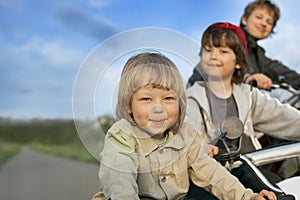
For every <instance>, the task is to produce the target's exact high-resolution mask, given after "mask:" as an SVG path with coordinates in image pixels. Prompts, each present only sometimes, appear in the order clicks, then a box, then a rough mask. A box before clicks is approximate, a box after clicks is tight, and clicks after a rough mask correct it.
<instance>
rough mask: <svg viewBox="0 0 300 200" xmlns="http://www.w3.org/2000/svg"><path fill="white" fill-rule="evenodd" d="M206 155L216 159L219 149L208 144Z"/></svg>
mask: <svg viewBox="0 0 300 200" xmlns="http://www.w3.org/2000/svg"><path fill="white" fill-rule="evenodd" d="M206 153H207V155H208V156H209V157H212V158H213V157H214V156H215V155H217V154H218V153H219V148H218V147H217V146H214V145H212V144H206Z"/></svg>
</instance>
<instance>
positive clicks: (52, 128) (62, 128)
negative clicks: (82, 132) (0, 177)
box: [0, 116, 113, 164]
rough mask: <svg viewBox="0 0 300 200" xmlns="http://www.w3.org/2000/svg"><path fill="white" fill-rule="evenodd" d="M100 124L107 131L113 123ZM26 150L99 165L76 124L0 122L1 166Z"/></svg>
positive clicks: (66, 121)
mask: <svg viewBox="0 0 300 200" xmlns="http://www.w3.org/2000/svg"><path fill="white" fill-rule="evenodd" d="M104 117H105V118H108V119H110V118H109V117H108V116H104ZM101 122H105V124H101ZM99 123H100V126H101V127H102V128H103V130H107V129H108V128H109V127H110V125H111V124H112V123H113V120H111V119H110V120H103V118H99ZM22 146H28V147H30V148H31V149H33V150H35V151H40V152H44V153H49V154H55V155H59V156H64V157H68V158H72V159H77V160H82V161H87V162H98V161H97V160H96V159H95V158H94V157H93V156H92V155H91V154H90V153H89V152H88V151H87V150H86V149H85V147H84V146H83V144H82V142H81V140H80V138H79V136H78V134H77V131H76V127H75V125H74V121H73V120H66V119H64V120H61V119H51V120H41V119H34V120H11V119H7V118H0V164H2V163H3V162H5V161H6V160H7V159H9V158H10V157H11V156H13V155H15V154H17V153H18V152H19V151H20V149H21V147H22Z"/></svg>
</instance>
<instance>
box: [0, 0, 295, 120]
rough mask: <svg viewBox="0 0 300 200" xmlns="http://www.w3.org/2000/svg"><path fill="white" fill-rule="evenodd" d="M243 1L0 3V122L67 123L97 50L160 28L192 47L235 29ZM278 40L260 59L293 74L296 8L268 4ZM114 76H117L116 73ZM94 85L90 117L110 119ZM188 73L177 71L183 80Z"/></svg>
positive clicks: (104, 94)
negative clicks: (225, 27)
mask: <svg viewBox="0 0 300 200" xmlns="http://www.w3.org/2000/svg"><path fill="white" fill-rule="evenodd" d="M249 2H250V1H249V0H215V1H208V0H207V1H199V0H186V1H183V0H177V1H174V0H173V1H171V0H166V1H158V0H153V1H146V0H136V1H133V0H80V1H79V0H51V1H38V0H0V15H1V16H0V19H1V20H0V27H1V29H0V44H1V45H0V50H1V54H0V92H1V93H0V99H1V103H0V117H13V118H72V117H73V109H72V95H73V89H74V84H75V82H76V77H77V75H78V72H79V70H80V67H81V66H82V64H83V63H84V61H85V60H86V58H87V57H88V55H89V54H90V53H91V51H93V50H94V49H95V48H97V46H99V44H100V45H101V43H103V42H104V41H106V40H107V39H109V38H111V37H114V36H115V35H116V34H120V33H122V32H124V31H128V30H133V29H136V28H143V27H159V28H167V29H170V30H174V31H177V32H179V33H182V34H184V35H186V36H187V37H189V38H190V39H191V40H194V41H195V42H197V43H199V41H200V38H201V34H202V32H203V30H204V29H205V28H206V27H207V26H208V25H210V24H211V23H214V22H217V21H228V22H231V23H235V24H238V23H239V19H240V16H241V15H242V12H243V9H244V7H245V6H246V5H247V3H249ZM274 2H275V3H276V4H277V5H278V6H279V7H280V8H281V12H282V16H281V19H280V20H279V22H278V25H277V27H276V29H275V31H276V32H277V34H275V35H273V36H272V38H268V39H266V40H265V41H262V42H261V44H262V45H263V46H264V47H265V49H266V50H267V55H269V56H271V57H273V58H276V59H278V60H280V61H282V62H283V63H285V64H286V65H288V66H289V67H290V68H293V69H295V70H297V71H299V72H300V55H299V52H300V37H299V36H298V35H299V32H300V25H299V22H298V20H299V18H300V14H299V7H300V3H299V2H298V0H289V1H286V0H274ZM120 69H121V68H118V69H117V70H119V71H120ZM107 73H110V76H111V77H113V79H114V80H112V79H109V80H110V81H108V82H103V81H99V83H98V84H99V86H98V90H99V91H98V92H97V94H95V98H97V99H98V100H97V102H101V103H98V104H97V105H95V113H96V114H97V115H102V114H111V112H112V111H111V110H112V109H113V106H111V105H110V104H111V103H110V102H111V101H114V100H112V97H111V94H108V93H109V92H111V91H112V90H115V86H112V85H111V83H112V82H115V81H116V80H118V78H119V74H118V72H116V71H111V72H110V71H107ZM191 73H192V69H191V68H189V69H188V70H186V69H185V70H184V72H183V74H184V75H183V76H184V77H185V78H187V77H188V76H189V75H190V74H191Z"/></svg>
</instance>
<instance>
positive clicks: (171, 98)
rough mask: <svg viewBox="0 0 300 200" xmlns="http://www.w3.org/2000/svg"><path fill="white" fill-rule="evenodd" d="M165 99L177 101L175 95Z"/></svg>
mask: <svg viewBox="0 0 300 200" xmlns="http://www.w3.org/2000/svg"><path fill="white" fill-rule="evenodd" d="M165 100H167V101H176V98H175V97H173V96H169V97H166V98H165Z"/></svg>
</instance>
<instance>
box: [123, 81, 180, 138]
mask: <svg viewBox="0 0 300 200" xmlns="http://www.w3.org/2000/svg"><path fill="white" fill-rule="evenodd" d="M128 111H129V113H131V114H132V115H133V118H134V121H135V122H136V124H137V125H138V126H139V127H140V128H142V129H144V130H145V131H146V132H148V133H149V134H151V135H152V136H154V135H156V136H158V135H163V134H164V132H165V131H166V130H167V129H169V128H170V127H172V126H173V125H174V124H175V123H176V121H177V118H178V116H179V101H178V99H177V97H176V95H175V93H174V92H173V91H171V90H167V89H164V88H156V87H153V86H152V85H148V86H142V87H140V88H139V89H137V90H136V91H135V92H134V93H133V95H132V97H131V100H130V108H129V110H128Z"/></svg>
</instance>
